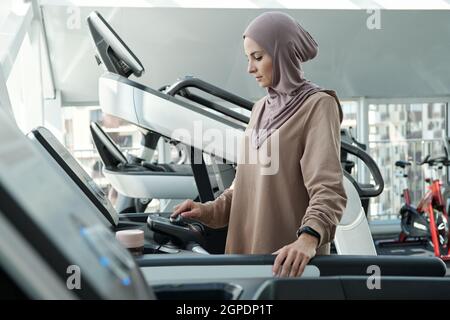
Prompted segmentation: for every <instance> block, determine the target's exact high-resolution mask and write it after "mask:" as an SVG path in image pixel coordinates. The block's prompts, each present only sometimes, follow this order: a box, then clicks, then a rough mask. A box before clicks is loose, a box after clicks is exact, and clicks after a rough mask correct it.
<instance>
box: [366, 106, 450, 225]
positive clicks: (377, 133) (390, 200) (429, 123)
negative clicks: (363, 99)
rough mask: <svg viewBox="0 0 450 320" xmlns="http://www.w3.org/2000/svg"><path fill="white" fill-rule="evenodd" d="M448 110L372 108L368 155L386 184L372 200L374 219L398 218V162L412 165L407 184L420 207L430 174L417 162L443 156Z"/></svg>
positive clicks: (419, 107)
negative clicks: (443, 139)
mask: <svg viewBox="0 0 450 320" xmlns="http://www.w3.org/2000/svg"><path fill="white" fill-rule="evenodd" d="M446 107H447V105H446V104H445V103H415V104H396V105H394V104H389V105H386V104H370V105H369V123H368V125H369V154H371V156H372V157H373V158H374V160H375V161H376V163H377V164H378V165H379V167H380V170H381V173H382V175H383V178H384V183H385V188H384V191H383V194H382V195H380V196H379V197H377V198H374V199H372V200H371V205H370V214H371V215H370V218H371V219H372V220H387V219H396V218H398V212H399V210H400V207H401V205H402V199H401V197H400V195H401V193H402V192H401V191H402V190H400V188H401V181H400V179H401V178H400V177H397V176H396V171H397V170H396V167H395V165H394V163H395V162H396V161H397V160H407V161H411V162H412V163H413V165H412V167H411V170H410V172H409V175H408V182H407V184H408V186H409V188H410V190H411V201H412V203H414V204H417V202H418V200H419V199H420V198H421V197H422V195H423V193H424V191H425V190H426V186H425V182H424V179H425V177H428V176H429V173H428V171H427V170H424V168H423V167H421V166H419V165H416V162H420V161H421V160H422V159H423V158H424V157H425V156H426V155H428V154H431V155H432V156H433V155H434V156H436V155H439V154H442V153H443V141H442V138H443V137H444V136H445V109H446Z"/></svg>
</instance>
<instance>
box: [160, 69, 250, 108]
mask: <svg viewBox="0 0 450 320" xmlns="http://www.w3.org/2000/svg"><path fill="white" fill-rule="evenodd" d="M187 88H197V89H199V90H201V91H204V92H206V93H209V94H211V95H213V96H215V97H218V98H221V99H223V100H225V101H228V102H230V103H233V104H235V105H237V106H239V107H241V108H244V109H246V110H249V111H251V110H252V108H253V105H254V103H253V102H252V101H250V100H247V99H244V98H242V97H239V96H237V95H235V94H233V93H231V92H228V91H226V90H223V89H221V88H219V87H216V86H215V85H212V84H210V83H207V82H205V81H203V80H200V79H198V78H195V77H184V78H182V79H180V80H178V81H177V82H175V83H174V84H172V85H171V86H170V87H169V88H167V90H166V91H165V93H166V94H168V95H171V96H175V95H176V94H180V92H181V91H182V90H183V89H187Z"/></svg>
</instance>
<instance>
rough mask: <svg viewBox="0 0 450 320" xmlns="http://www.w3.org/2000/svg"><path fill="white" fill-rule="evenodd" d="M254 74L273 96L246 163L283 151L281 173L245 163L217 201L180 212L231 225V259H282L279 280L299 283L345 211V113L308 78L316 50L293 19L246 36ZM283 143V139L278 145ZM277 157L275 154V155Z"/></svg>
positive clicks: (256, 125) (266, 22) (260, 108)
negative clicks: (305, 66) (306, 65)
mask: <svg viewBox="0 0 450 320" xmlns="http://www.w3.org/2000/svg"><path fill="white" fill-rule="evenodd" d="M243 36H244V51H245V55H246V56H247V58H248V72H249V73H250V74H251V75H253V76H254V77H255V79H256V81H257V82H258V83H259V85H260V86H261V87H264V88H267V95H266V96H265V97H263V98H262V99H261V100H259V101H258V102H257V103H256V104H255V105H254V107H253V109H252V114H251V118H250V122H249V125H248V127H247V129H246V133H245V138H244V142H243V144H242V148H243V149H242V152H241V156H242V157H243V158H242V159H248V158H251V157H252V156H254V155H255V154H256V153H258V150H260V149H261V148H262V147H263V146H266V147H267V145H268V144H272V145H273V144H274V143H275V142H276V144H277V148H276V149H277V150H276V151H275V152H278V153H277V154H276V155H274V152H273V151H272V154H271V155H270V156H271V158H272V159H273V158H274V156H277V157H278V161H279V164H278V166H277V171H276V172H275V173H273V174H263V173H262V172H263V169H264V168H265V167H266V166H265V165H264V164H261V163H256V164H254V163H247V162H246V161H242V159H241V161H239V165H238V167H237V170H236V177H235V180H234V182H233V184H232V186H231V187H230V188H229V189H227V190H225V192H224V193H223V194H222V195H221V196H220V197H218V198H217V199H216V200H214V201H211V202H207V203H204V204H202V203H196V202H193V201H191V200H187V201H185V202H183V203H182V204H181V205H179V206H177V207H175V211H174V213H173V214H172V217H175V216H177V215H179V214H181V215H182V216H183V217H186V218H194V219H197V220H199V221H201V222H203V223H204V224H206V225H207V226H210V227H212V228H220V227H224V226H226V225H228V235H227V242H226V248H225V252H226V253H235V254H268V253H274V254H276V255H277V257H276V259H275V263H274V265H273V273H274V275H277V276H299V275H301V274H302V273H303V271H304V268H305V266H306V264H307V263H308V262H309V260H310V259H311V258H312V257H314V256H315V255H316V253H317V254H329V251H330V242H331V241H332V240H333V237H334V233H335V229H336V226H337V224H338V223H339V220H340V218H341V216H342V213H343V210H344V208H345V206H346V201H347V198H346V195H345V191H344V187H343V175H342V169H341V165H340V123H341V121H342V110H341V107H340V104H339V101H338V99H337V97H336V95H335V93H334V92H333V91H327V90H324V89H322V88H320V87H318V86H317V85H315V84H313V83H311V82H309V81H307V80H305V79H304V78H303V71H302V69H301V63H303V62H305V61H308V60H310V59H312V58H314V57H315V56H316V54H317V44H316V42H315V41H314V39H313V38H312V37H311V36H310V35H309V33H308V32H307V31H305V30H304V29H303V28H302V27H301V26H300V25H299V24H298V23H297V22H296V21H295V20H294V19H293V18H291V17H290V16H289V15H287V14H284V13H281V12H267V13H264V14H262V15H260V16H258V17H257V18H256V19H255V20H253V21H252V22H251V23H250V25H249V26H248V27H247V29H246V31H245V32H244V35H243ZM275 137H276V139H275ZM270 150H272V149H270Z"/></svg>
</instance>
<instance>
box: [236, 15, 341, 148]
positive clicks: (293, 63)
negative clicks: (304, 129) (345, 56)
mask: <svg viewBox="0 0 450 320" xmlns="http://www.w3.org/2000/svg"><path fill="white" fill-rule="evenodd" d="M243 36H244V38H245V37H249V38H251V39H253V40H254V41H255V42H256V43H258V44H259V45H260V46H261V47H263V48H264V49H265V50H266V51H267V53H268V54H269V55H270V56H271V58H272V65H273V70H272V85H271V86H270V87H268V89H267V93H268V94H267V96H266V98H265V100H264V105H263V111H262V112H261V114H260V116H259V118H258V119H257V120H256V126H255V128H254V129H255V130H253V134H252V144H253V146H254V147H255V148H256V149H258V148H259V147H260V146H261V144H262V143H263V142H264V140H266V139H267V138H268V137H269V136H270V134H271V133H272V132H273V131H274V130H276V129H278V128H280V127H281V126H282V125H283V123H285V122H286V121H287V120H288V119H289V118H290V117H291V116H292V115H293V114H294V113H295V112H296V111H297V110H298V109H299V108H300V107H301V106H302V104H303V102H305V101H306V99H308V97H309V96H311V95H313V94H314V93H316V92H319V91H324V92H326V93H328V94H330V95H332V96H333V97H334V98H335V99H336V101H337V103H338V106H339V112H340V121H341V122H342V118H343V116H342V110H341V107H340V104H339V99H338V98H337V96H336V93H335V92H334V91H331V90H324V89H322V88H320V87H319V86H317V85H315V84H314V83H312V82H310V81H308V80H306V79H304V78H303V70H302V66H301V63H303V62H306V61H308V60H311V59H313V58H314V57H315V56H316V55H317V51H318V46H317V43H316V41H314V39H313V38H312V37H311V35H310V34H309V33H308V32H307V31H306V30H305V29H303V28H302V27H301V26H300V24H299V23H298V22H297V21H295V20H294V19H293V18H292V17H291V16H289V15H287V14H285V13H282V12H266V13H263V14H261V15H260V16H258V17H256V18H255V19H254V20H253V21H252V22H251V23H250V25H249V26H248V27H247V29H246V30H245V32H244V35H243Z"/></svg>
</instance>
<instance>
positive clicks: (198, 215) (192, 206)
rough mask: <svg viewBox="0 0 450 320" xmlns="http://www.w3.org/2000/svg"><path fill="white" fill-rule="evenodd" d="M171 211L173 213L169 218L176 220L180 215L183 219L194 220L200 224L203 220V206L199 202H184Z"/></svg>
mask: <svg viewBox="0 0 450 320" xmlns="http://www.w3.org/2000/svg"><path fill="white" fill-rule="evenodd" d="M173 209H174V212H173V213H172V214H171V215H170V217H171V218H176V217H177V216H178V215H180V214H181V216H182V217H183V218H189V219H195V220H198V221H200V222H204V220H205V211H206V210H205V206H204V205H203V204H202V203H200V202H194V201H192V200H186V201H184V202H183V203H181V204H179V205H177V206H175V207H174V208H173Z"/></svg>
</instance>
